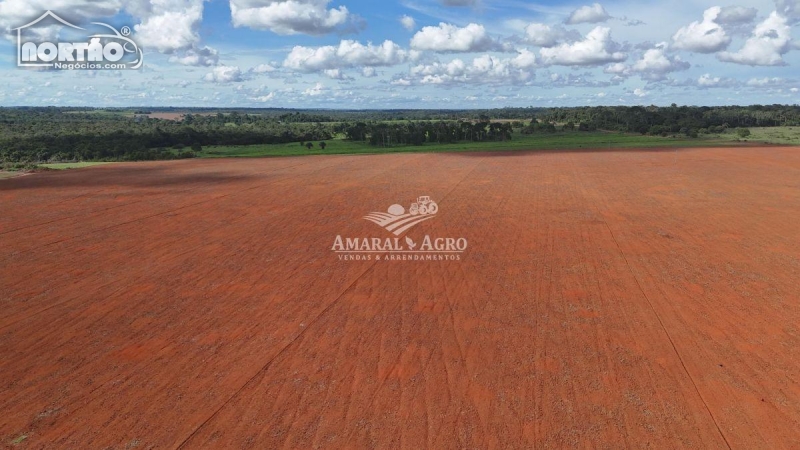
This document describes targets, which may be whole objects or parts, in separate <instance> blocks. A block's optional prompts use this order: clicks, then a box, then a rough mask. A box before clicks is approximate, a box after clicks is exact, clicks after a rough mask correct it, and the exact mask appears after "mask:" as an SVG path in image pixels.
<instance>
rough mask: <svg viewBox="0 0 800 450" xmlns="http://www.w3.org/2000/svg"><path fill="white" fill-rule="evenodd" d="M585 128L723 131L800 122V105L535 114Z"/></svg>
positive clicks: (635, 108) (654, 132)
mask: <svg viewBox="0 0 800 450" xmlns="http://www.w3.org/2000/svg"><path fill="white" fill-rule="evenodd" d="M536 118H537V119H538V121H539V122H542V123H551V124H561V125H562V126H567V127H568V128H569V127H573V128H577V129H580V130H582V131H593V130H608V131H621V132H626V133H641V134H650V135H667V134H675V133H683V134H687V135H691V134H696V133H721V132H724V131H725V130H727V129H734V128H742V127H747V128H755V127H777V126H798V125H800V107H798V106H796V105H795V106H787V105H767V106H761V105H755V106H745V107H740V106H718V107H690V106H677V105H672V106H670V107H666V108H659V107H656V106H650V107H643V106H630V107H626V106H614V107H607V106H598V107H582V108H553V109H550V110H548V111H547V112H546V113H544V114H540V115H538V116H537V117H536Z"/></svg>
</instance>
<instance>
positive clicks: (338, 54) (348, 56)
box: [283, 40, 414, 72]
mask: <svg viewBox="0 0 800 450" xmlns="http://www.w3.org/2000/svg"><path fill="white" fill-rule="evenodd" d="M413 56H414V52H409V51H407V50H404V49H402V48H400V46H399V45H397V44H395V43H394V42H392V41H384V42H383V44H381V45H373V44H372V43H367V44H366V45H364V44H361V43H359V42H357V41H351V40H344V41H341V42H340V43H339V45H338V46H333V45H326V46H323V47H316V48H314V47H303V46H296V47H294V48H293V49H292V51H291V52H289V55H288V56H286V59H285V60H284V62H283V66H284V67H287V68H289V69H293V70H297V71H301V72H318V71H323V70H327V69H344V68H351V67H377V66H393V65H396V64H401V63H404V62H406V61H408V60H409V59H412V58H413Z"/></svg>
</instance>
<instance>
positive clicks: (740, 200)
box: [0, 148, 800, 450]
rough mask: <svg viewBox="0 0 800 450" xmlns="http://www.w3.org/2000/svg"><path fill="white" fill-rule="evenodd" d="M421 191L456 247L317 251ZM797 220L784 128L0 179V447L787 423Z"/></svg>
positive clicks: (299, 444) (786, 436) (537, 443)
mask: <svg viewBox="0 0 800 450" xmlns="http://www.w3.org/2000/svg"><path fill="white" fill-rule="evenodd" d="M423 195H427V196H430V197H431V198H432V199H434V200H435V201H436V202H438V204H439V211H438V213H437V215H436V217H435V218H433V219H432V220H428V221H425V222H423V223H421V224H419V225H417V226H416V227H414V228H412V229H411V230H410V231H408V232H407V233H406V234H404V235H403V236H402V237H401V241H402V240H403V238H404V237H406V236H408V237H409V238H411V239H412V240H414V241H416V242H420V241H421V240H422V238H423V236H425V235H429V236H441V237H445V236H446V237H454V238H458V237H463V238H465V239H467V240H468V242H469V247H468V249H467V250H466V251H465V252H464V253H463V254H460V258H461V259H460V261H384V260H381V261H377V260H376V259H375V258H371V259H370V260H368V261H344V260H342V259H341V258H340V256H341V255H340V254H337V253H335V252H333V251H332V245H333V243H334V239H335V238H336V236H337V235H340V236H343V237H361V236H363V237H379V238H388V237H392V238H393V237H394V235H393V234H391V233H389V232H387V231H386V230H384V229H382V228H381V227H379V226H378V225H376V224H374V223H372V222H369V221H367V220H364V219H363V217H364V216H365V215H366V214H368V213H370V212H373V211H386V208H387V207H388V206H389V205H392V204H395V203H399V204H401V205H405V206H408V204H409V203H411V202H413V201H414V200H415V199H416V198H417V197H419V196H423ZM799 224H800V150H798V149H797V148H735V149H689V150H679V151H674V150H673V151H624V152H622V151H621V152H616V151H606V152H553V153H513V154H468V153H467V154H457V153H452V154H405V155H399V154H395V155H381V156H330V157H304V158H280V159H248V160H245V159H240V160H213V161H210V160H198V161H178V162H156V163H137V164H118V165H109V166H101V167H96V168H92V169H86V170H72V171H64V172H48V173H40V174H35V175H32V176H26V177H20V178H15V179H9V180H2V181H0V308H1V309H0V440H1V441H0V446H18V447H20V448H74V449H103V448H117V449H124V448H175V447H181V446H182V447H185V448H254V449H267V448H299V449H309V448H408V449H418V448H425V447H427V448H608V449H619V448H637V449H638V448H728V447H730V448H737V449H748V450H749V449H761V448H763V449H775V448H787V449H792V448H794V449H797V448H800V329H799V328H800V325H798V324H800V281H798V280H800V225H799ZM372 256H380V254H374V255H372Z"/></svg>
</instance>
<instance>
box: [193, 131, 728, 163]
mask: <svg viewBox="0 0 800 450" xmlns="http://www.w3.org/2000/svg"><path fill="white" fill-rule="evenodd" d="M731 141H732V139H725V138H720V137H707V138H698V139H691V138H681V137H678V138H673V137H666V138H665V137H660V136H642V135H639V134H625V133H603V132H593V133H584V132H581V133H578V132H572V133H553V134H535V135H523V134H515V135H514V138H513V139H512V140H510V141H492V142H459V143H455V144H425V145H421V146H413V145H405V146H393V147H385V148H384V147H373V146H371V145H368V144H366V143H363V142H351V141H345V140H339V139H336V140H331V141H326V143H327V144H328V146H327V148H325V150H322V149H321V148H319V145H318V143H316V142H315V143H314V148H312V149H311V150H307V149H306V148H305V147H302V146H301V145H300V143H298V142H295V143H291V144H274V145H242V146H209V147H205V148H204V149H203V151H202V152H199V153H198V157H201V158H230V157H261V156H304V155H336V154H367V153H420V152H464V151H508V150H560V149H582V148H583V149H603V148H610V149H615V148H622V149H624V148H637V147H645V148H656V147H698V146H715V145H726V144H730V143H731Z"/></svg>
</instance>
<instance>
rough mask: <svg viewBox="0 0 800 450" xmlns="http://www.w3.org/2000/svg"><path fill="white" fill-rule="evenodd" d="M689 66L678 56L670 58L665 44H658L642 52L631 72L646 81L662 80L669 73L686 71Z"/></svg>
mask: <svg viewBox="0 0 800 450" xmlns="http://www.w3.org/2000/svg"><path fill="white" fill-rule="evenodd" d="M689 67H690V64H689V63H688V62H686V61H683V60H682V59H681V58H680V56H670V55H667V52H666V44H663V43H662V44H660V45H658V46H657V47H656V48H651V49H649V50H647V51H645V52H644V54H643V55H642V57H641V59H639V60H638V61H636V62H635V63H634V64H633V67H632V70H633V71H634V72H636V73H639V74H640V75H641V76H642V78H644V79H647V80H653V81H655V80H663V79H664V78H666V75H667V74H668V73H670V72H677V71H680V70H686V69H688V68H689Z"/></svg>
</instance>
